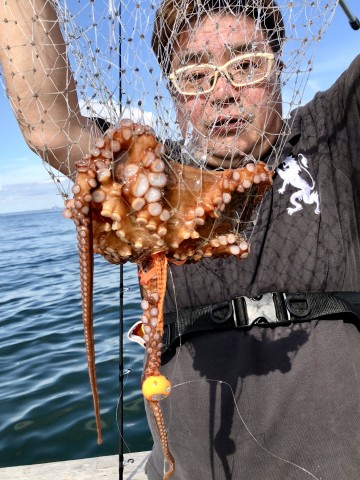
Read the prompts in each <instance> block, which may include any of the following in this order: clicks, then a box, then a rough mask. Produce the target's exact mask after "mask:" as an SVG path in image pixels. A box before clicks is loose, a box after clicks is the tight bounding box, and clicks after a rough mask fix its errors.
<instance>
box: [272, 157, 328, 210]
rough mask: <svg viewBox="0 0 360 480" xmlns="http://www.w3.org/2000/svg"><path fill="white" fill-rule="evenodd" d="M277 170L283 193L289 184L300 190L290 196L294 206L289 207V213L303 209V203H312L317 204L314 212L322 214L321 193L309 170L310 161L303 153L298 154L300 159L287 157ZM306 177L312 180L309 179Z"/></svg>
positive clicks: (280, 190)
mask: <svg viewBox="0 0 360 480" xmlns="http://www.w3.org/2000/svg"><path fill="white" fill-rule="evenodd" d="M276 172H277V173H278V175H279V176H280V178H282V180H283V184H282V187H281V188H280V189H279V190H278V192H279V193H280V194H283V193H284V192H285V190H286V187H287V186H288V185H292V186H293V187H295V188H297V189H298V190H297V191H296V192H294V193H293V194H292V195H291V197H290V203H291V205H293V207H289V208H287V209H286V210H287V213H288V214H289V215H292V214H293V213H295V212H299V211H300V210H302V209H303V205H302V204H301V202H302V203H306V204H308V205H311V204H312V203H314V204H315V210H314V212H315V213H316V214H317V215H319V214H320V199H319V194H318V192H317V191H316V190H315V181H314V179H313V177H312V175H311V174H310V172H309V170H308V161H307V159H306V157H304V155H302V154H301V153H300V154H299V155H298V160H296V159H295V158H293V157H287V158H286V159H285V160H284V161H283V162H282V163H281V164H280V165H279V166H278V168H277V170H276ZM306 177H308V179H309V180H310V183H309V182H308V181H307V179H306Z"/></svg>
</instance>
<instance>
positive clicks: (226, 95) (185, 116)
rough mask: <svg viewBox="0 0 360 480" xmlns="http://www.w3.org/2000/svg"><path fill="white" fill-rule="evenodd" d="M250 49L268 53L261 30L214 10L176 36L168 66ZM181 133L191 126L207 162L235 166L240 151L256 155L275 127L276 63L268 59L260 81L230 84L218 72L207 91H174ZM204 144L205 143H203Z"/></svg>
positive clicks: (213, 60) (221, 59)
mask: <svg viewBox="0 0 360 480" xmlns="http://www.w3.org/2000/svg"><path fill="white" fill-rule="evenodd" d="M250 52H261V53H272V50H271V48H270V47H269V46H268V44H267V39H266V36H265V35H264V33H263V32H262V30H260V29H259V28H256V25H255V21H254V20H253V19H252V18H250V17H247V16H244V15H241V16H236V17H235V16H233V15H231V14H214V15H212V16H211V17H208V16H206V17H204V18H203V19H202V20H201V22H200V23H199V24H198V25H197V26H195V27H194V28H193V29H192V30H190V29H189V30H188V31H187V32H183V33H181V34H180V35H179V37H178V38H177V44H176V45H175V47H174V55H173V59H172V64H171V71H172V72H173V71H175V70H176V69H178V68H180V67H184V66H187V65H199V64H213V65H216V66H217V67H220V66H222V65H224V64H225V63H226V62H228V61H229V60H231V59H233V58H234V57H236V56H238V55H242V54H246V53H250ZM174 97H175V102H176V107H177V117H178V121H179V124H180V128H181V131H182V134H183V135H184V137H185V135H186V132H187V131H188V130H189V129H190V128H191V129H192V130H193V131H195V132H199V134H200V135H197V138H198V139H197V142H198V143H199V150H203V151H204V150H206V152H207V165H208V166H210V167H213V168H216V167H223V168H230V167H231V168H236V167H238V166H239V165H241V162H242V160H243V158H244V156H245V155H250V154H251V155H253V156H254V157H255V159H256V160H258V159H260V158H262V157H263V156H264V155H266V153H268V151H269V150H270V148H271V146H272V145H273V144H274V142H275V141H276V138H277V135H278V133H279V132H280V129H281V124H282V120H281V97H280V87H279V67H278V66H277V65H276V63H274V66H273V67H272V70H271V73H270V75H269V76H268V77H267V78H266V79H265V80H264V81H262V82H259V83H255V84H253V85H246V86H242V87H235V86H233V85H232V84H231V83H230V82H229V81H228V79H227V78H226V77H225V76H224V75H219V77H218V79H217V82H216V85H215V88H214V89H213V90H212V92H209V93H203V94H201V93H200V94H197V95H194V96H186V95H181V94H180V93H175V94H174ZM205 143H206V144H207V146H206V147H205Z"/></svg>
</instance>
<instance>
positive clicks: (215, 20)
mask: <svg viewBox="0 0 360 480" xmlns="http://www.w3.org/2000/svg"><path fill="white" fill-rule="evenodd" d="M21 4H22V5H21V9H19V8H18V7H17V6H16V5H17V2H12V1H8V2H6V1H5V2H3V5H4V6H3V10H4V15H5V18H4V19H1V22H2V25H3V26H4V27H5V28H4V29H3V33H2V40H1V42H2V45H1V46H2V47H3V53H2V55H3V71H2V74H1V77H0V79H1V82H2V83H3V85H4V87H5V88H6V90H7V93H8V96H9V99H10V102H11V104H12V106H13V109H14V111H15V114H16V116H17V118H18V120H19V124H20V128H21V129H22V131H23V132H24V134H25V136H26V138H27V140H28V142H29V145H30V146H31V148H33V150H35V151H36V152H37V153H38V154H39V155H40V157H41V158H42V159H43V160H44V166H45V168H46V169H47V170H48V172H49V174H50V176H51V178H52V179H53V180H54V182H55V184H56V186H57V188H58V190H59V192H60V193H61V195H62V196H63V198H64V200H67V199H68V198H69V197H71V196H72V194H71V189H72V187H73V180H74V163H75V161H76V160H78V159H81V157H82V156H84V155H87V154H88V153H89V151H91V152H92V154H93V155H94V156H96V153H94V147H93V143H94V142H95V141H96V140H98V141H99V138H100V136H101V135H102V132H103V131H105V130H106V128H108V127H110V126H115V127H116V126H117V125H119V124H120V125H121V122H123V123H122V125H126V123H124V121H125V122H127V121H128V119H130V120H131V121H132V122H133V123H132V125H134V124H136V125H140V124H141V125H148V126H149V130H147V131H149V132H150V131H154V135H155V136H156V138H157V139H158V140H161V141H162V142H163V143H164V144H165V147H166V154H165V155H163V159H164V161H165V162H167V161H169V162H170V161H172V160H173V161H175V162H177V163H184V164H187V165H189V166H192V167H195V168H197V169H198V171H199V176H200V177H201V175H202V174H203V172H205V171H211V172H216V171H221V170H223V169H224V168H239V167H243V166H244V165H246V164H248V163H249V162H250V163H255V164H256V163H257V162H258V161H259V160H261V159H264V158H266V159H267V164H268V165H269V166H273V167H274V166H276V164H277V163H278V162H279V159H280V156H281V153H282V150H283V147H284V144H285V142H286V139H287V137H288V135H289V133H290V132H291V128H292V123H293V121H294V116H290V112H291V111H293V110H294V109H295V108H296V107H297V106H299V105H300V104H301V99H302V95H303V92H304V89H305V85H306V80H307V78H308V75H309V73H310V71H311V68H312V59H313V56H314V53H315V50H316V46H317V44H318V42H319V40H320V39H321V37H322V35H323V34H324V32H325V30H326V28H327V27H328V25H329V23H330V21H331V18H332V15H333V13H334V10H335V7H336V2H327V1H326V0H315V1H313V0H301V1H285V0H279V1H278V2H277V4H275V3H274V2H271V1H270V0H249V1H247V2H244V3H242V2H237V1H233V0H223V1H222V0H203V1H199V0H193V1H190V0H166V1H165V2H163V3H162V2H160V1H151V0H142V1H141V2H140V1H138V2H137V1H132V0H129V1H127V0H125V1H122V2H119V1H118V0H108V1H106V0H103V1H100V0H97V1H94V0H60V1H56V2H55V1H52V0H24V1H23V2H21ZM55 12H56V13H55ZM56 18H58V19H59V20H58V22H57V21H56ZM11 27H13V30H14V29H15V30H16V32H17V34H16V36H13V35H12V33H11V31H12V28H11ZM19 52H21V55H22V56H23V57H25V59H26V60H23V61H22V62H19V60H18V58H19ZM49 59H50V60H49ZM68 63H69V65H70V69H68V67H67V65H68ZM55 112H56V114H55ZM150 127H151V129H153V130H151V129H150ZM98 145H101V141H100V143H98ZM95 148H96V147H95ZM50 165H52V166H50ZM171 168H173V167H171ZM252 194H253V193H252V190H251V189H250V190H249V192H248V197H249V198H248V200H249V202H250V201H251V198H250V197H251V195H252ZM195 195H196V193H194V196H195ZM254 195H255V194H254ZM223 198H224V197H223ZM225 203H226V202H225ZM171 207H173V205H170V206H169V209H171ZM199 216H200V217H201V215H199ZM249 221H250V218H246V219H245V220H244V219H242V224H241V231H243V230H245V229H246V224H247V222H249ZM237 228H238V227H237ZM246 240H249V241H251V238H246Z"/></svg>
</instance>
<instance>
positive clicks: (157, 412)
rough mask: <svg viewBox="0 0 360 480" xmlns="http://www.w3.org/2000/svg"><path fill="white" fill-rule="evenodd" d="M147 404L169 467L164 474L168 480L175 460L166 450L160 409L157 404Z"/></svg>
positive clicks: (149, 402) (165, 436)
mask: <svg viewBox="0 0 360 480" xmlns="http://www.w3.org/2000/svg"><path fill="white" fill-rule="evenodd" d="M148 404H149V406H150V408H151V411H152V413H153V415H154V419H155V424H156V427H157V430H158V432H159V437H160V442H161V445H162V449H163V453H164V456H165V459H166V461H167V463H168V465H169V469H168V470H167V471H166V472H165V473H164V480H168V479H169V478H170V477H171V476H172V475H173V473H174V472H175V460H174V457H173V456H172V455H171V453H170V450H169V448H168V444H167V434H166V427H165V424H164V419H163V415H162V412H161V408H160V405H159V402H153V401H149V400H148Z"/></svg>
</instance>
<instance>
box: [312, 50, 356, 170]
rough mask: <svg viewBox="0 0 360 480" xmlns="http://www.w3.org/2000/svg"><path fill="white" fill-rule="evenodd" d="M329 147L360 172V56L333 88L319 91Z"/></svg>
mask: <svg viewBox="0 0 360 480" xmlns="http://www.w3.org/2000/svg"><path fill="white" fill-rule="evenodd" d="M318 95H319V97H320V99H321V103H322V106H323V108H324V112H325V121H326V123H327V130H328V136H329V143H330V145H331V144H333V143H335V142H336V143H337V147H338V148H339V149H340V152H339V153H340V154H341V152H342V153H343V155H342V156H343V157H344V156H346V157H347V158H348V159H349V160H350V162H351V165H352V168H355V169H356V170H357V171H360V155H359V152H360V55H358V56H357V57H356V58H355V60H354V61H353V62H352V63H351V65H350V66H349V67H348V69H347V70H346V71H345V72H344V73H343V74H342V75H341V76H340V77H339V78H338V80H337V81H336V82H335V83H334V85H333V86H332V87H330V88H329V89H328V90H327V91H325V92H320V93H319V94H318Z"/></svg>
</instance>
